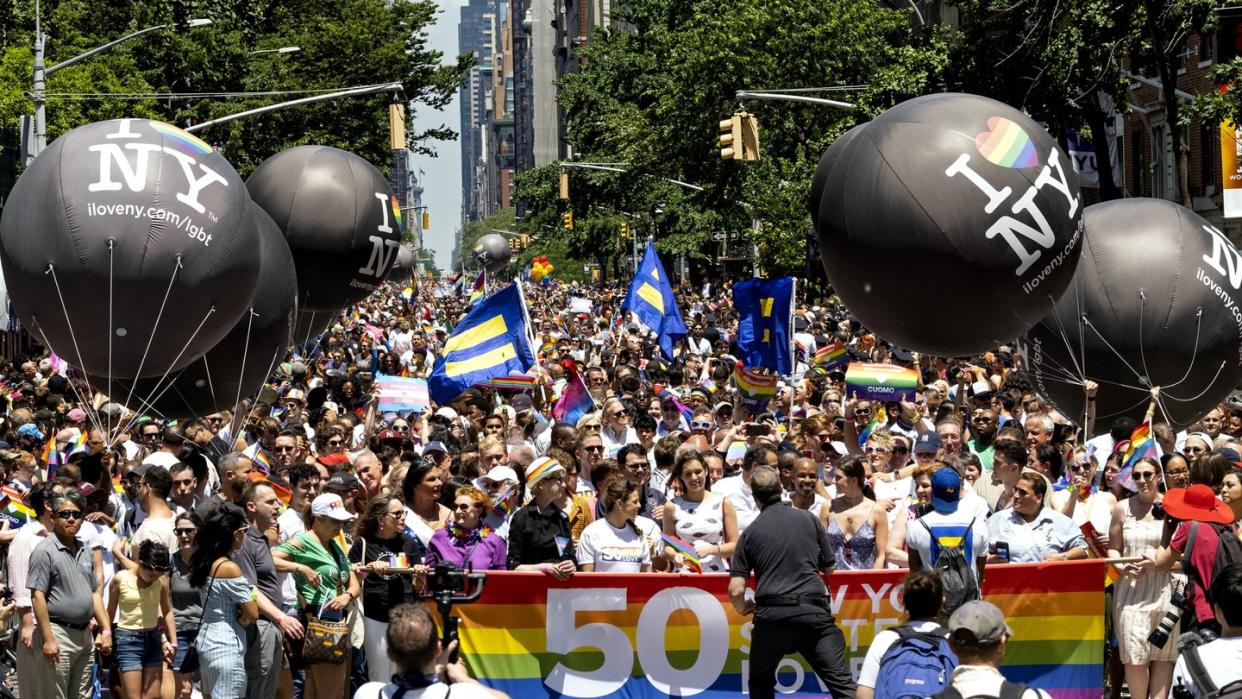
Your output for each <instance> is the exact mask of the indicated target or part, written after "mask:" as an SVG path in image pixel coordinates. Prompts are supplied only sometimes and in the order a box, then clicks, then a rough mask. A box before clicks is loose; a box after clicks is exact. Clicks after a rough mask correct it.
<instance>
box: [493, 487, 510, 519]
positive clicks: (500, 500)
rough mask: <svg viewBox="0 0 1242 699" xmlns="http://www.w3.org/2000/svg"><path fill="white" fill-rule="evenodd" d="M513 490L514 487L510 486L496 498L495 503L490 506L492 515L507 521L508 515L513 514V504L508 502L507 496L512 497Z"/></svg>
mask: <svg viewBox="0 0 1242 699" xmlns="http://www.w3.org/2000/svg"><path fill="white" fill-rule="evenodd" d="M514 488H515V486H512V485H511V486H509V487H508V488H505V489H504V490H503V491H501V493H500V495H497V496H496V503H495V504H494V505H492V513H493V514H495V515H497V516H499V517H504V518H506V519H508V517H509V515H511V514H513V510H514V503H512V502H509V496H511V495H513V489H514Z"/></svg>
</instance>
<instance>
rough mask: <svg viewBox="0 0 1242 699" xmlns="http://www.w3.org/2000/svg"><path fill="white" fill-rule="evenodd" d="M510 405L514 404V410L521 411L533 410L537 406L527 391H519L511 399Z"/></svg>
mask: <svg viewBox="0 0 1242 699" xmlns="http://www.w3.org/2000/svg"><path fill="white" fill-rule="evenodd" d="M509 405H511V406H513V409H514V411H516V412H519V413H524V412H526V411H528V410H533V409H534V407H535V403H534V401H533V400H531V397H530V396H528V395H526V394H525V393H519V394H517V395H516V396H514V397H513V399H512V400H510V401H509Z"/></svg>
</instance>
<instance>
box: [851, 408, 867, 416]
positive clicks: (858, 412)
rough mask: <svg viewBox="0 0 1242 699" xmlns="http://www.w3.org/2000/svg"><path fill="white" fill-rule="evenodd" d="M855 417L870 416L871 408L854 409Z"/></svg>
mask: <svg viewBox="0 0 1242 699" xmlns="http://www.w3.org/2000/svg"><path fill="white" fill-rule="evenodd" d="M854 414H855V415H870V414H871V408H854Z"/></svg>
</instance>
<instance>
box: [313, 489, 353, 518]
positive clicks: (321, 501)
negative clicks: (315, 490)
mask: <svg viewBox="0 0 1242 699" xmlns="http://www.w3.org/2000/svg"><path fill="white" fill-rule="evenodd" d="M311 514H312V515H314V516H316V517H331V518H332V519H335V520H336V521H338V522H348V521H350V520H351V519H353V518H354V516H353V515H352V514H350V512H349V510H347V509H345V501H344V500H342V499H341V496H340V495H337V494H336V493H323V494H322V495H318V496H316V497H315V499H314V500H313V501H312V502H311Z"/></svg>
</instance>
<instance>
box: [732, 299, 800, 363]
mask: <svg viewBox="0 0 1242 699" xmlns="http://www.w3.org/2000/svg"><path fill="white" fill-rule="evenodd" d="M794 290H795V282H794V278H793V277H781V278H780V279H747V280H746V281H742V282H738V283H737V284H734V285H733V307H734V308H736V309H737V314H738V325H737V350H738V357H739V358H740V359H741V360H742V362H743V363H745V364H746V366H747V367H748V368H753V367H763V368H765V369H771V370H772V371H773V372H775V373H777V374H789V373H791V372H792V371H793V368H794V366H793V332H794V331H793V312H794Z"/></svg>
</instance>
